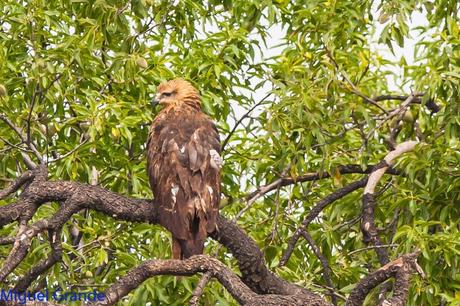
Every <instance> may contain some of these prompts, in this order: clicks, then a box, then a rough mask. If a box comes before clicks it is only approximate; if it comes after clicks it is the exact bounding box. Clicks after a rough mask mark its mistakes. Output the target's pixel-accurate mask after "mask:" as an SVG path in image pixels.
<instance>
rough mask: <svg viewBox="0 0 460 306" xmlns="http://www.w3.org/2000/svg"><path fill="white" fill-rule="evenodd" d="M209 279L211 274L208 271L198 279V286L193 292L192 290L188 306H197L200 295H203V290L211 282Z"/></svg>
mask: <svg viewBox="0 0 460 306" xmlns="http://www.w3.org/2000/svg"><path fill="white" fill-rule="evenodd" d="M211 277H212V273H211V272H209V271H208V272H206V273H204V274H203V276H202V277H201V278H200V280H199V281H198V284H197V285H196V287H195V290H193V293H192V298H191V299H190V301H189V305H190V306H198V302H199V300H200V297H201V295H202V294H203V291H204V288H205V287H206V285H207V284H208V282H209V281H210V280H211Z"/></svg>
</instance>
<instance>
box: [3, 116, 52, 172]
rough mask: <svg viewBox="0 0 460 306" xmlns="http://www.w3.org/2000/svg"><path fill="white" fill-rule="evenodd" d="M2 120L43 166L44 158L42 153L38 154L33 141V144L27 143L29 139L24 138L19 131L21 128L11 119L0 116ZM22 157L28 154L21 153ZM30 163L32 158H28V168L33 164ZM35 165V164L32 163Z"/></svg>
mask: <svg viewBox="0 0 460 306" xmlns="http://www.w3.org/2000/svg"><path fill="white" fill-rule="evenodd" d="M0 120H2V121H3V122H5V123H6V124H7V125H8V126H9V127H10V128H11V129H12V130H13V131H14V132H15V133H16V134H17V135H18V136H19V138H20V139H21V141H22V142H23V143H26V144H27V146H28V147H29V149H30V150H31V151H32V152H33V153H34V155H35V157H37V159H38V160H39V162H40V164H43V157H42V155H41V154H40V152H38V150H37V147H36V146H35V144H34V143H33V142H32V141H31V142H27V139H26V136H24V135H23V134H22V133H21V131H20V130H19V128H18V127H17V126H16V125H14V123H13V122H11V120H10V119H8V118H7V117H5V116H4V115H2V114H0ZM21 154H22V156H23V157H24V156H26V154H25V153H24V152H21ZM29 161H30V158H28V160H27V161H26V160H25V162H26V164H27V166H28V167H29V168H30V165H31V163H30V162H29ZM32 163H33V162H32Z"/></svg>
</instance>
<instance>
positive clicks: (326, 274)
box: [302, 231, 337, 305]
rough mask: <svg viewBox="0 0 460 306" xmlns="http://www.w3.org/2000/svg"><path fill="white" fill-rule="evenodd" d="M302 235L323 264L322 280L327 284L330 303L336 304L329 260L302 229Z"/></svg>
mask: <svg viewBox="0 0 460 306" xmlns="http://www.w3.org/2000/svg"><path fill="white" fill-rule="evenodd" d="M302 235H303V237H304V238H305V240H306V241H307V242H308V244H309V245H310V247H311V248H312V250H313V253H315V255H316V257H318V259H319V261H320V262H321V265H322V266H323V277H324V281H325V282H326V284H327V286H328V288H329V289H328V291H329V296H330V297H331V300H332V304H334V305H337V298H336V296H335V295H334V292H335V291H336V290H335V287H334V285H333V284H332V280H331V272H332V270H331V267H330V266H329V262H328V261H327V259H326V257H324V255H323V253H321V250H320V249H319V247H318V246H317V245H316V243H315V241H314V240H313V238H312V237H311V235H310V234H309V233H308V232H307V231H302Z"/></svg>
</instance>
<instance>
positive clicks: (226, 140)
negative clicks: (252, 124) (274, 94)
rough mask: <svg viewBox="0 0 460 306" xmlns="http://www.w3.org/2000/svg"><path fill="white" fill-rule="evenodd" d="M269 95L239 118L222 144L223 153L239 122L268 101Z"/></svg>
mask: <svg viewBox="0 0 460 306" xmlns="http://www.w3.org/2000/svg"><path fill="white" fill-rule="evenodd" d="M270 95H271V93H269V94H267V95H266V96H265V97H263V98H262V100H260V101H259V102H257V103H256V104H254V106H253V107H251V108H250V109H249V110H248V111H247V112H246V113H245V114H244V115H243V116H241V118H240V119H239V120H238V121H237V122H236V123H235V125H234V126H233V128H232V130H231V131H230V133H228V135H227V137H226V138H225V140H224V142H222V147H221V150H222V151H224V150H225V146H226V145H227V143H228V142H229V141H230V138H231V137H232V135H233V133H235V131H236V128H237V127H238V126H239V125H240V124H241V122H243V120H244V119H246V118H247V117H248V116H249V114H250V113H251V112H252V111H253V110H254V109H256V108H257V107H258V106H260V105H261V104H262V103H263V102H265V100H267V99H268V97H270Z"/></svg>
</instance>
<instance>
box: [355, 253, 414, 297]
mask: <svg viewBox="0 0 460 306" xmlns="http://www.w3.org/2000/svg"><path fill="white" fill-rule="evenodd" d="M418 254H419V252H418V251H417V252H414V253H410V254H406V255H403V256H402V257H400V258H398V259H396V260H394V261H392V262H390V263H388V264H386V265H385V266H383V267H381V268H380V269H378V270H377V271H375V272H373V273H372V274H370V275H368V276H367V277H365V278H364V279H362V280H361V281H360V282H359V284H358V285H356V287H355V288H354V289H353V291H352V292H351V293H350V296H349V297H348V300H347V303H346V306H358V305H359V306H360V305H362V304H363V302H364V299H365V298H366V296H367V295H368V294H369V292H370V291H371V290H372V289H373V288H375V287H377V286H378V285H380V284H381V283H383V282H384V281H386V280H388V279H389V278H392V277H394V278H395V279H396V281H395V286H394V287H395V291H394V293H393V297H392V298H391V299H390V300H389V301H387V302H388V304H386V305H392V306H404V305H406V301H407V294H408V292H409V278H410V274H411V273H412V271H413V270H414V268H415V266H416V260H417V256H418Z"/></svg>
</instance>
